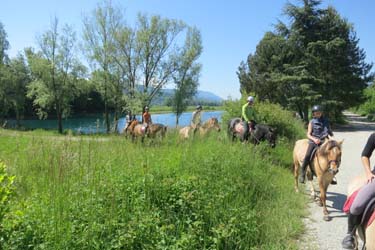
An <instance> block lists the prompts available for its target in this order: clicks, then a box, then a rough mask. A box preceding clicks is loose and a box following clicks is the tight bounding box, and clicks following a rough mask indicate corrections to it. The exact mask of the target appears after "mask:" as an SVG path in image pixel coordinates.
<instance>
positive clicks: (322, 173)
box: [293, 139, 343, 221]
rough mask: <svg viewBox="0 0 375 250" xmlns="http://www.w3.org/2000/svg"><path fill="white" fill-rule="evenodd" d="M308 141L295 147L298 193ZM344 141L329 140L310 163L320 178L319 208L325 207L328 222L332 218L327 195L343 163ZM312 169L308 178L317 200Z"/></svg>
mask: <svg viewBox="0 0 375 250" xmlns="http://www.w3.org/2000/svg"><path fill="white" fill-rule="evenodd" d="M308 143H309V142H308V140H307V139H303V140H298V141H296V144H295V145H294V150H293V162H294V188H295V190H296V192H298V180H297V179H298V174H299V169H300V166H301V165H302V162H303V159H304V157H305V154H306V151H307V147H308ZM342 143H343V141H340V142H337V141H335V140H327V141H326V142H324V143H323V144H322V145H321V146H320V147H319V148H318V149H317V150H316V153H315V155H314V157H313V159H312V160H311V162H310V167H311V170H313V171H314V173H315V175H316V176H317V177H318V184H319V190H320V198H319V199H318V200H317V201H318V204H319V206H323V214H324V217H323V219H324V220H326V221H328V220H330V217H329V215H328V210H327V206H326V198H327V196H326V193H327V188H328V185H329V184H330V183H331V182H332V179H333V177H334V176H335V174H337V172H338V171H339V167H340V163H341V145H342ZM311 170H310V169H308V170H307V177H308V180H309V182H310V187H311V196H312V197H313V198H315V196H316V195H315V190H314V186H313V183H312V180H313V174H312V172H311Z"/></svg>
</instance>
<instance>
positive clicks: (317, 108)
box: [311, 105, 322, 112]
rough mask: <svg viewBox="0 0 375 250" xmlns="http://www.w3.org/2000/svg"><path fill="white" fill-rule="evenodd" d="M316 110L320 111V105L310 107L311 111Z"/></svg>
mask: <svg viewBox="0 0 375 250" xmlns="http://www.w3.org/2000/svg"><path fill="white" fill-rule="evenodd" d="M318 111H320V112H321V111H322V107H321V106H320V105H314V106H313V107H312V109H311V112H318Z"/></svg>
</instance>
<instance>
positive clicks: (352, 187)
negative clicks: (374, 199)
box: [348, 175, 375, 250]
mask: <svg viewBox="0 0 375 250" xmlns="http://www.w3.org/2000/svg"><path fill="white" fill-rule="evenodd" d="M366 183H367V179H366V176H365V175H361V176H357V177H355V178H354V179H353V180H352V181H351V182H350V183H349V185H348V197H349V196H350V195H352V194H353V193H354V192H355V191H357V190H358V189H360V188H361V187H362V186H364V185H365V184H366ZM374 212H375V211H373V212H372V213H374ZM366 224H367V221H364V223H363V224H361V225H360V226H359V227H358V230H357V234H358V235H359V237H360V238H361V239H362V240H363V241H364V240H365V244H366V249H367V250H375V222H372V223H371V225H369V226H367V225H366ZM357 245H358V244H357Z"/></svg>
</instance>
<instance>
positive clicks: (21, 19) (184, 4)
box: [0, 0, 375, 98]
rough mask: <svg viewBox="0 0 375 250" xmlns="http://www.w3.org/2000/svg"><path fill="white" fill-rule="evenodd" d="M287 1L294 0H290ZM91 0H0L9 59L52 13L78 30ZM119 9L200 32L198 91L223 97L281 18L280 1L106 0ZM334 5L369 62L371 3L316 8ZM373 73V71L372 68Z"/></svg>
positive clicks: (374, 58) (234, 93)
mask: <svg viewBox="0 0 375 250" xmlns="http://www.w3.org/2000/svg"><path fill="white" fill-rule="evenodd" d="M290 2H291V3H294V4H296V3H300V1H297V0H291V1H290ZM97 3H98V1H95V0H32V1H30V0H23V1H21V0H3V1H2V3H1V8H0V22H2V23H3V25H4V28H5V31H6V32H7V34H8V41H9V43H10V45H11V49H10V50H9V51H8V54H9V55H10V56H11V57H13V56H15V55H16V54H17V53H18V51H21V50H23V48H25V47H28V46H32V47H36V45H35V40H36V39H35V37H36V35H37V34H41V33H43V32H44V31H45V30H47V29H48V28H49V25H50V20H51V18H52V17H53V16H55V15H56V16H57V17H58V18H59V21H60V23H68V24H71V25H73V26H74V27H75V29H76V31H77V33H79V34H80V33H81V28H82V17H83V15H84V14H87V13H90V12H91V11H92V10H93V9H94V8H95V7H96V5H97ZM112 3H113V4H116V5H118V4H119V5H121V6H122V7H123V8H124V9H125V15H126V16H125V18H126V20H127V21H128V22H129V23H133V22H134V21H135V18H136V14H137V13H138V12H142V13H147V14H157V15H160V16H162V17H167V18H175V19H180V20H183V21H184V22H186V23H187V24H188V25H191V26H193V25H194V26H196V27H197V28H198V29H199V30H200V31H201V33H202V41H203V52H202V55H201V57H200V58H199V62H200V63H201V64H202V65H203V68H202V72H201V77H200V86H199V89H200V90H206V91H211V92H213V93H215V94H217V95H219V96H221V97H223V98H227V97H228V96H231V97H232V98H239V97H240V92H239V81H238V78H237V75H236V71H237V68H238V66H239V64H240V62H241V61H243V60H245V59H246V57H247V56H248V55H249V53H253V52H254V51H255V48H256V45H257V44H258V42H259V41H260V40H261V39H262V37H263V35H264V33H265V32H267V31H270V30H273V24H275V23H276V22H277V20H278V19H281V20H283V21H287V20H286V19H285V17H284V16H283V15H282V9H283V7H284V6H285V4H286V3H287V1H284V0H232V1H229V0H225V1H224V0H122V1H121V0H112ZM327 5H332V6H334V7H335V8H336V9H337V10H338V11H339V13H340V14H341V16H342V17H345V18H346V19H348V20H349V22H351V23H353V24H354V28H355V30H356V32H357V36H358V38H359V39H360V43H359V45H360V47H361V48H363V49H364V50H365V51H366V54H367V61H368V62H375V47H374V44H375V32H374V31H373V27H372V25H373V24H375V14H374V10H375V1H373V0H357V1H354V0H351V1H349V0H325V1H323V3H322V6H323V7H325V6H327ZM373 71H375V69H373Z"/></svg>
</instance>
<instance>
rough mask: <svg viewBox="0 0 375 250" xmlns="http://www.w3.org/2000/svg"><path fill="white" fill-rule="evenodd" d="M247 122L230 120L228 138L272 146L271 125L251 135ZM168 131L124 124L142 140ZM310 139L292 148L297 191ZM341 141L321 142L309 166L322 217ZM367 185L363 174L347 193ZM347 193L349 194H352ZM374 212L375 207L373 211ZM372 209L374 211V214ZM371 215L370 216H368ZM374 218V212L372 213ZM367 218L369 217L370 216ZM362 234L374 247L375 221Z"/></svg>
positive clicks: (209, 127) (207, 125) (204, 129)
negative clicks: (315, 184)
mask: <svg viewBox="0 0 375 250" xmlns="http://www.w3.org/2000/svg"><path fill="white" fill-rule="evenodd" d="M244 128H245V127H244V124H243V122H242V120H241V119H240V118H233V119H231V120H230V121H229V122H228V126H227V133H228V136H229V138H230V139H231V140H232V141H234V140H235V139H236V138H237V139H239V140H240V141H242V142H245V141H247V142H251V143H253V144H258V143H259V142H260V141H264V140H265V141H268V143H269V145H270V146H271V147H275V145H276V130H275V129H274V128H272V127H270V126H267V125H264V124H257V125H256V126H255V129H254V130H252V131H251V133H249V135H248V138H246V137H245V129H244ZM220 130H221V129H220V124H219V122H218V120H217V118H210V119H208V120H207V121H205V122H204V123H203V124H202V125H201V126H199V127H197V128H196V129H194V128H193V127H191V126H186V127H183V128H181V129H180V130H179V138H180V139H188V138H189V137H191V136H192V135H194V134H199V135H200V136H204V135H207V134H208V133H210V132H211V131H217V132H219V131H220ZM166 131H167V127H166V126H165V125H163V124H159V123H156V124H150V125H149V126H148V127H147V129H146V128H145V126H144V125H143V124H140V123H139V122H138V121H137V120H133V121H132V122H131V123H130V124H128V126H126V127H125V129H124V133H125V134H127V135H130V136H132V138H133V139H135V138H136V137H140V138H142V141H143V139H144V138H145V137H146V136H147V137H150V138H155V137H156V136H158V135H160V137H161V138H164V136H165V134H166ZM308 143H309V142H308V140H307V139H302V140H298V141H297V142H296V143H295V146H294V150H293V168H294V179H295V180H294V183H295V184H294V188H295V191H296V192H299V189H298V175H299V171H300V166H301V165H302V162H303V159H304V157H305V153H306V151H307V147H308ZM342 144H343V141H336V140H333V139H327V140H326V141H325V142H324V143H323V144H322V145H320V146H319V147H318V148H317V150H316V151H315V152H314V153H313V155H312V157H311V160H310V163H309V168H308V170H307V179H308V181H309V183H310V189H311V196H312V198H313V199H315V201H316V202H317V204H318V205H319V206H321V207H323V219H324V220H326V221H329V220H330V219H331V218H330V216H329V212H328V209H327V206H326V199H327V189H328V186H329V185H330V184H331V182H332V180H333V178H334V176H335V175H336V174H337V173H338V171H339V168H340V163H341V156H342ZM314 176H316V177H317V182H318V186H319V193H320V195H319V196H318V195H317V193H316V192H315V190H314V186H313V182H312V181H313V177H314ZM365 184H366V180H365V178H364V177H361V178H356V179H354V180H353V181H352V182H351V183H350V185H349V189H348V195H349V196H350V195H351V194H352V193H354V192H355V191H356V190H358V189H359V188H360V187H361V186H363V185H365ZM349 196H348V197H349ZM374 207H375V200H374V201H373V203H372V209H373V208H374ZM371 211H373V210H371ZM372 213H373V212H371V214H372ZM368 217H369V216H368ZM373 217H375V215H374V214H373ZM367 220H368V219H367ZM358 232H359V235H360V237H361V238H362V239H366V249H374V250H375V223H373V224H371V225H367V221H366V220H363V221H362V225H361V226H360V228H359V230H358Z"/></svg>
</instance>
